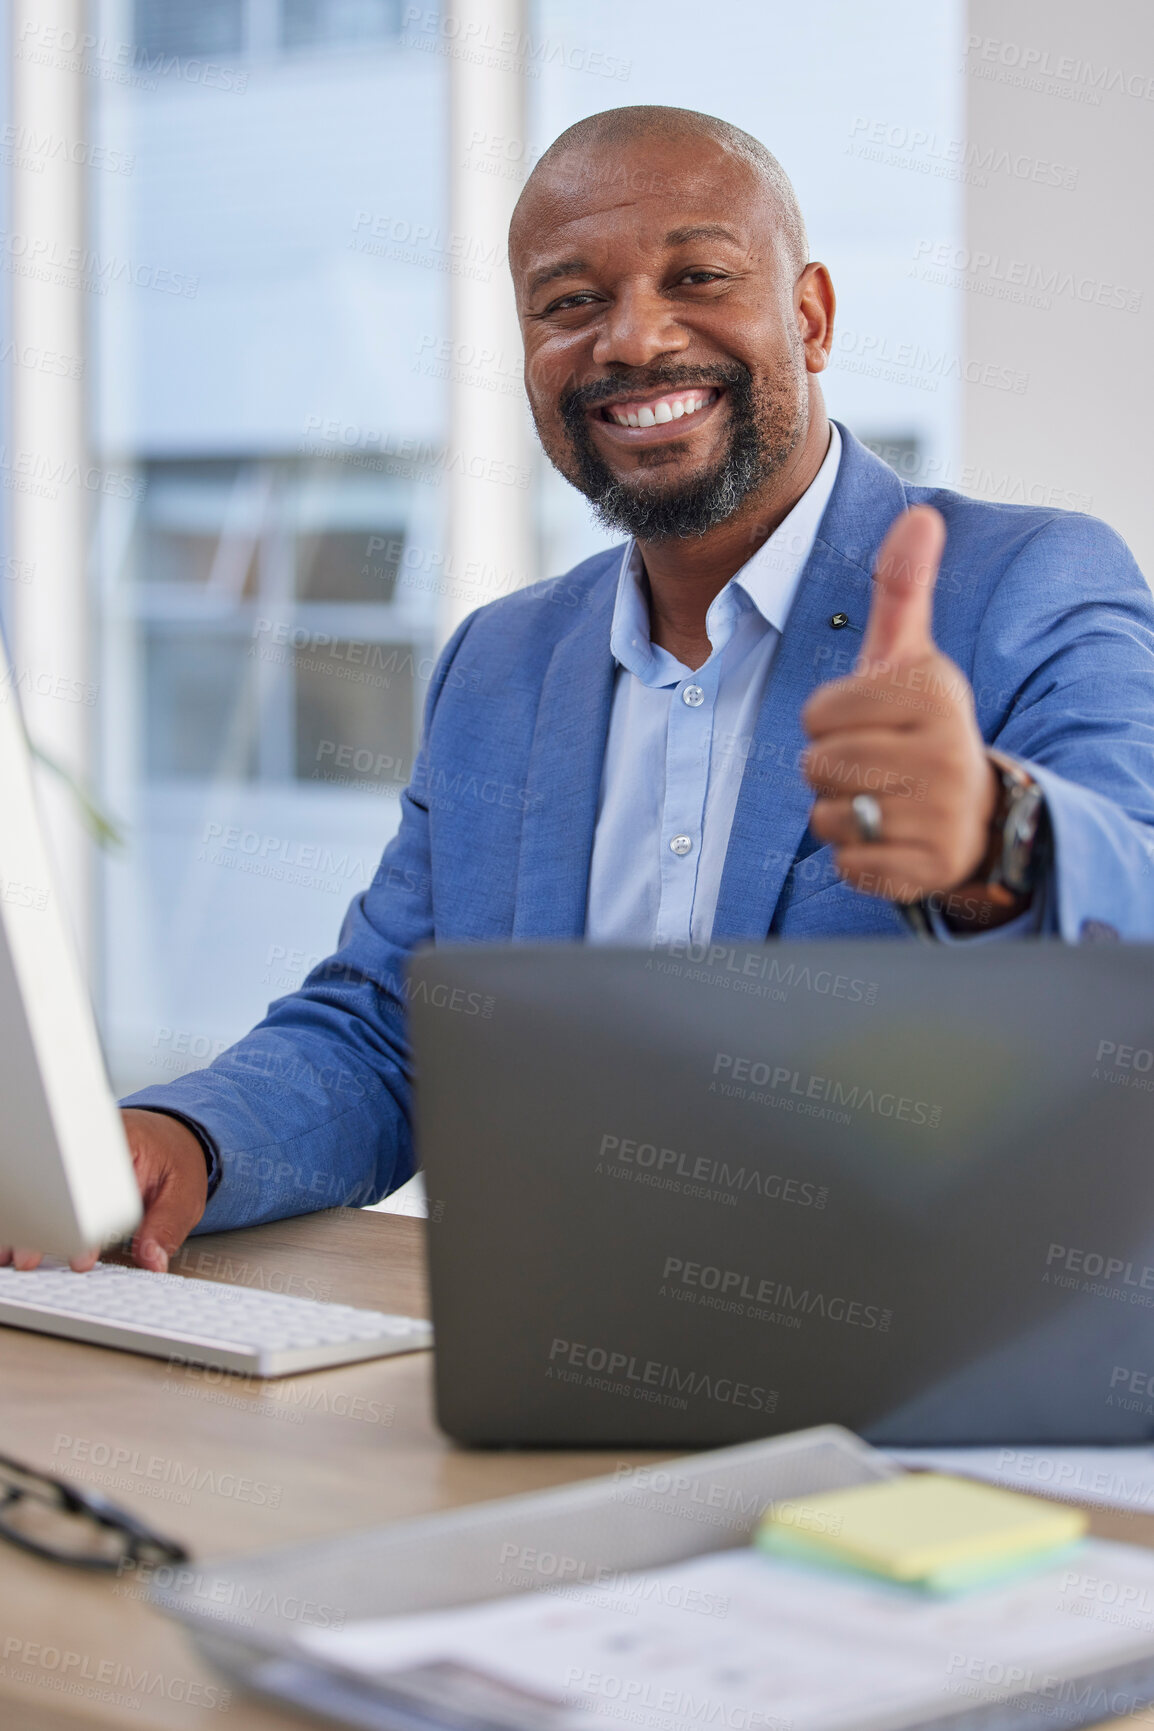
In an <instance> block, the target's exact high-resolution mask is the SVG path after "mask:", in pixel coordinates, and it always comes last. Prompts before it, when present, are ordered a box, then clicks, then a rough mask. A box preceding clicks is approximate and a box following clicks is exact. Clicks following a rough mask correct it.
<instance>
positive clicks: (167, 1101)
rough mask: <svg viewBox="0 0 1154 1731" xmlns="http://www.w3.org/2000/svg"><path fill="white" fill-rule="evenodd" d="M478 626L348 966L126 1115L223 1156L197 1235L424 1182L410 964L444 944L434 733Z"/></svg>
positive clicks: (443, 670)
mask: <svg viewBox="0 0 1154 1731" xmlns="http://www.w3.org/2000/svg"><path fill="white" fill-rule="evenodd" d="M471 623H472V621H471V619H467V620H466V621H465V622H464V624H463V625H462V626H461V627H460V628H459V629H458V631H457V632H456V633H455V635H454V636H453V638H452V639H451V641H450V642H449V644H448V645H447V647H446V649H445V651H444V653H443V654H442V656H441V658H440V661H439V662H438V664H437V668H436V670H435V672H434V675H433V679H432V682H431V685H430V689H429V695H428V699H427V701H426V705H425V719H424V737H423V739H422V744H421V748H420V751H419V752H418V755H417V759H416V762H415V764H414V767H413V777H412V780H411V782H410V784H409V786H408V787H407V788H406V789H405V791H404V793H403V794H402V795H401V823H400V828H399V829H398V831H397V833H396V835H395V836H394V837H393V840H392V841H391V842H390V843H389V844H388V846H387V847H386V849H385V851H384V854H383V856H382V859H381V863H380V865H379V867H378V869H377V871H376V874H375V875H374V877H373V881H372V883H371V884H370V885H369V887H368V889H366V890H365V891H364V892H363V893H362V894H360V895H358V896H357V897H355V899H354V900H353V902H352V904H351V905H350V907H349V909H348V912H347V913H346V915H345V919H344V923H343V925H342V927H341V932H340V939H339V948H338V949H337V950H336V952H335V954H333V955H331V956H329V957H328V958H327V959H326V960H325V961H323V962H321V963H320V965H319V966H318V967H316V968H314V969H313V971H312V973H311V974H309V976H308V978H307V979H306V980H305V981H304V983H303V984H302V985H301V986H300V987H299V988H298V989H297V990H296V991H295V992H291V993H289V995H288V996H287V997H284V998H279V999H278V1000H277V1001H276V1002H275V1003H273V1004H270V1006H269V1009H268V1013H267V1015H266V1016H265V1018H264V1020H263V1021H261V1022H259V1023H258V1024H257V1026H256V1027H255V1028H253V1029H252V1031H251V1033H248V1034H246V1035H245V1036H244V1038H243V1039H242V1040H238V1041H237V1043H236V1045H235V1046H231V1047H230V1048H229V1049H228V1051H226V1052H222V1053H221V1055H220V1057H218V1058H217V1059H215V1060H214V1062H213V1063H212V1064H210V1065H209V1066H208V1067H207V1068H206V1069H203V1070H195V1071H192V1072H190V1073H189V1074H188V1075H185V1076H181V1077H178V1078H177V1079H176V1080H175V1081H173V1082H167V1083H161V1084H157V1085H155V1086H152V1087H148V1088H144V1089H142V1090H141V1091H140V1092H139V1093H137V1094H133V1095H131V1096H130V1097H129V1098H128V1099H126V1100H124V1101H122V1104H123V1105H125V1106H141V1107H148V1108H150V1109H152V1110H156V1111H161V1112H164V1111H169V1112H173V1113H175V1114H177V1115H178V1116H181V1117H184V1118H188V1119H191V1120H192V1121H193V1123H194V1124H196V1125H197V1126H199V1127H200V1128H201V1129H202V1130H203V1131H204V1132H205V1133H206V1135H207V1136H208V1138H209V1140H210V1141H211V1143H212V1144H213V1145H214V1146H215V1148H216V1150H217V1152H218V1154H219V1158H220V1164H221V1179H220V1183H219V1185H218V1186H217V1189H216V1191H215V1193H214V1194H213V1196H212V1197H211V1198H210V1200H209V1203H208V1206H207V1208H206V1209H205V1212H204V1216H203V1218H202V1219H201V1222H200V1224H199V1225H198V1226H197V1228H196V1230H197V1232H219V1231H223V1230H226V1229H231V1228H233V1227H237V1226H254V1225H257V1224H258V1223H260V1222H261V1221H265V1220H278V1219H283V1218H284V1217H286V1216H288V1215H292V1214H307V1213H311V1212H312V1211H314V1210H316V1209H320V1208H333V1207H358V1206H363V1205H364V1204H366V1203H369V1202H375V1201H377V1200H379V1198H380V1197H381V1196H384V1195H386V1194H387V1193H388V1192H389V1191H390V1190H395V1189H396V1188H397V1186H398V1185H400V1184H403V1183H404V1182H405V1180H406V1179H408V1178H411V1177H412V1175H413V1171H414V1159H413V1144H412V1133H411V1126H410V1087H411V1066H410V1059H409V1049H408V1044H407V1038H406V1017H405V991H406V984H405V981H406V975H405V964H406V959H407V957H408V955H409V953H410V951H412V950H413V949H414V948H415V947H416V945H418V944H420V943H423V942H426V941H429V940H431V939H432V936H433V930H434V926H433V897H432V873H431V862H430V850H429V813H428V807H427V805H426V803H425V800H424V795H423V792H422V790H423V789H425V788H426V787H427V786H428V776H427V771H426V757H427V751H428V733H429V725H430V722H431V720H432V717H433V713H434V711H435V709H436V705H437V702H438V700H439V698H440V695H441V693H442V691H443V690H444V687H445V683H446V680H447V679H448V678H449V676H450V670H451V668H452V665H453V661H454V659H455V657H456V655H457V653H458V651H459V649H460V647H461V644H462V642H463V640H464V637H465V634H466V632H467V631H468V629H469V626H470V624H471Z"/></svg>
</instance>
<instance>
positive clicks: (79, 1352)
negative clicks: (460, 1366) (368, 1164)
mask: <svg viewBox="0 0 1154 1731" xmlns="http://www.w3.org/2000/svg"><path fill="white" fill-rule="evenodd" d="M424 1230H425V1228H424V1222H423V1221H419V1220H412V1219H406V1218H403V1217H401V1216H399V1215H391V1214H377V1213H371V1212H361V1211H359V1210H354V1209H341V1210H337V1211H335V1212H333V1213H330V1214H323V1215H310V1216H307V1217H305V1218H303V1219H299V1220H285V1221H279V1222H277V1223H276V1224H275V1225H272V1226H259V1227H255V1228H252V1229H250V1230H248V1231H245V1232H229V1233H220V1234H217V1235H213V1236H206V1237H203V1238H194V1239H192V1240H191V1241H190V1243H189V1244H188V1245H187V1246H186V1247H185V1249H184V1251H183V1252H182V1253H181V1255H180V1257H179V1258H178V1259H177V1260H176V1261H175V1262H174V1265H173V1266H174V1271H175V1272H177V1273H182V1274H187V1275H191V1276H194V1277H197V1278H200V1279H206V1280H220V1281H226V1282H232V1283H233V1284H234V1285H237V1286H251V1287H258V1288H265V1289H269V1290H273V1291H285V1292H289V1293H295V1294H298V1295H300V1296H301V1297H310V1298H323V1299H331V1300H333V1301H334V1302H336V1303H343V1304H360V1305H365V1306H367V1307H369V1308H372V1309H375V1310H395V1311H400V1312H403V1313H407V1314H409V1315H412V1316H427V1315H428V1301H427V1298H426V1293H425V1282H424V1266H423V1261H424V1259H423V1254H422V1241H423V1235H424ZM431 1373H432V1357H431V1355H430V1354H429V1353H427V1352H422V1353H413V1354H410V1355H406V1356H404V1357H401V1358H393V1359H377V1360H375V1361H371V1362H369V1363H367V1364H353V1365H344V1366H339V1367H338V1368H336V1369H334V1370H325V1371H314V1372H312V1373H311V1374H310V1375H307V1376H297V1377H287V1378H283V1379H281V1380H279V1381H276V1382H271V1383H254V1382H251V1381H250V1380H249V1379H247V1378H237V1377H228V1376H223V1375H218V1374H217V1373H215V1372H211V1371H208V1372H206V1371H194V1370H184V1371H182V1370H179V1369H176V1370H174V1369H173V1368H171V1367H170V1366H169V1365H168V1364H166V1363H164V1362H162V1361H161V1360H159V1359H148V1358H139V1357H136V1356H135V1355H133V1354H132V1353H127V1352H113V1351H109V1350H107V1349H103V1348H100V1347H88V1346H80V1345H76V1344H74V1343H72V1342H71V1341H64V1340H53V1339H51V1338H50V1337H48V1336H46V1335H36V1334H28V1333H22V1332H20V1331H19V1330H16V1329H8V1328H0V1453H5V1454H10V1455H14V1456H15V1457H16V1458H17V1459H19V1460H23V1461H27V1462H28V1464H29V1465H32V1466H38V1467H41V1468H44V1469H46V1470H48V1471H50V1472H57V1473H59V1472H62V1471H63V1472H65V1473H67V1474H68V1475H69V1476H74V1477H75V1478H77V1479H78V1480H80V1481H82V1482H85V1483H87V1484H90V1485H93V1486H94V1487H95V1488H97V1489H99V1490H102V1491H104V1492H105V1493H106V1494H107V1495H109V1496H111V1497H113V1498H114V1499H115V1500H116V1501H117V1502H119V1503H122V1504H123V1505H124V1506H125V1507H126V1508H128V1509H131V1510H133V1511H135V1513H137V1514H138V1515H139V1516H140V1517H141V1518H142V1519H143V1520H145V1521H147V1522H149V1524H150V1525H152V1526H154V1527H155V1528H156V1529H157V1531H159V1532H162V1533H164V1534H166V1535H168V1536H171V1537H173V1538H176V1539H179V1540H181V1542H182V1543H184V1544H185V1545H187V1546H188V1548H189V1550H190V1551H192V1553H193V1554H194V1556H196V1557H214V1558H223V1557H226V1556H230V1555H235V1554H236V1553H238V1552H243V1551H254V1550H268V1549H271V1548H272V1547H274V1546H277V1545H287V1544H293V1543H297V1542H301V1541H306V1540H309V1539H315V1538H322V1537H324V1536H326V1535H328V1534H333V1533H340V1532H350V1531H352V1530H354V1529H356V1528H360V1527H364V1526H369V1525H377V1524H379V1523H381V1522H384V1521H390V1520H396V1519H398V1518H400V1517H402V1516H405V1515H418V1514H427V1513H431V1512H432V1511H433V1510H435V1509H444V1508H451V1507H453V1506H454V1505H456V1504H459V1503H470V1502H482V1501H484V1500H485V1499H487V1498H490V1497H503V1496H511V1495H512V1494H514V1493H515V1492H517V1491H525V1490H534V1489H536V1488H538V1487H545V1486H548V1485H555V1484H562V1483H564V1482H565V1481H567V1480H570V1479H580V1478H591V1477H595V1476H596V1475H597V1474H599V1473H604V1472H608V1471H611V1470H612V1468H613V1466H614V1464H615V1462H616V1461H617V1460H618V1459H619V1458H620V1459H622V1460H624V1459H629V1460H634V1461H645V1460H656V1459H659V1458H660V1457H659V1456H657V1455H654V1454H652V1453H650V1454H636V1455H628V1456H626V1455H620V1456H619V1455H617V1454H615V1453H609V1454H606V1453H604V1452H602V1453H598V1452H595V1451H582V1452H577V1451H573V1452H561V1451H556V1452H545V1451H541V1450H533V1451H531V1452H530V1451H527V1452H525V1453H524V1454H520V1453H518V1452H516V1451H513V1450H494V1451H484V1452H481V1451H478V1452H471V1451H469V1450H466V1449H462V1448H459V1447H457V1446H456V1445H455V1444H453V1443H451V1442H450V1441H449V1440H448V1439H447V1438H446V1437H444V1436H442V1435H441V1433H440V1431H438V1430H437V1428H436V1425H435V1424H434V1422H433V1416H432V1399H431V1386H430V1385H431ZM118 1448H119V1449H121V1450H128V1451H132V1452H131V1458H129V1459H127V1460H123V1461H122V1462H121V1463H120V1464H119V1465H114V1464H113V1463H112V1460H111V1455H112V1451H113V1450H116V1449H118ZM205 1469H208V1470H209V1471H210V1472H211V1473H212V1474H213V1475H214V1479H213V1483H212V1484H211V1485H208V1484H201V1481H203V1479H204V1477H205ZM198 1485H201V1488H197V1487H198ZM14 1641H19V1642H20V1643H21V1645H20V1647H19V1648H18V1649H16V1650H14V1651H13V1650H12V1644H13V1642H14ZM37 1644H39V1646H40V1647H41V1648H48V1649H49V1651H48V1652H41V1653H39V1654H37V1653H34V1652H33V1648H34V1647H35V1646H36V1645H37ZM51 1649H59V1650H64V1649H66V1650H68V1651H69V1652H71V1653H74V1654H81V1655H83V1656H84V1658H85V1660H86V1661H87V1664H86V1667H85V1668H86V1669H87V1671H88V1673H89V1674H90V1675H91V1676H98V1675H100V1667H101V1666H102V1665H103V1666H104V1668H105V1669H104V1675H105V1676H108V1675H109V1674H110V1673H111V1674H112V1675H114V1676H123V1674H124V1672H125V1671H131V1672H133V1673H136V1675H137V1677H139V1675H140V1673H146V1687H147V1689H148V1692H147V1693H145V1694H144V1695H140V1694H139V1692H133V1691H132V1690H131V1689H126V1688H124V1687H123V1686H121V1687H120V1688H119V1689H118V1687H117V1685H116V1683H109V1684H106V1685H103V1686H102V1685H100V1684H99V1683H94V1684H93V1685H91V1688H92V1693H91V1694H90V1695H84V1694H69V1693H66V1691H65V1686H64V1683H63V1679H62V1677H61V1673H60V1663H61V1662H60V1660H59V1659H55V1660H54V1658H53V1655H52V1652H51ZM6 1653H8V1655H9V1656H8V1657H5V1654H6ZM118 1668H119V1669H118ZM75 1674H76V1667H75V1666H74V1667H73V1668H72V1670H71V1672H70V1676H72V1677H74V1676H75ZM77 1688H78V1689H81V1690H83V1689H86V1688H88V1685H86V1684H84V1683H80V1684H78V1685H77ZM208 1690H213V1691H216V1693H217V1694H219V1693H220V1691H221V1684H220V1679H219V1678H218V1677H217V1676H216V1675H215V1673H213V1672H212V1671H210V1670H209V1669H208V1668H207V1667H206V1666H205V1665H204V1664H203V1663H202V1662H201V1661H200V1660H199V1658H198V1657H197V1655H196V1653H195V1652H194V1649H193V1647H192V1644H191V1642H190V1641H189V1640H188V1638H187V1637H186V1636H185V1634H184V1632H183V1630H182V1629H181V1628H180V1627H179V1625H178V1624H176V1623H174V1622H172V1621H170V1620H169V1619H168V1618H167V1617H163V1616H161V1615H160V1614H159V1613H158V1612H156V1611H154V1610H153V1609H152V1608H151V1607H150V1606H149V1605H148V1604H147V1603H146V1602H145V1601H144V1598H143V1595H142V1594H141V1593H140V1590H139V1589H138V1588H136V1587H134V1584H133V1580H132V1577H131V1576H125V1577H123V1578H122V1579H121V1580H119V1581H118V1580H115V1579H108V1578H102V1577H99V1576H86V1575H84V1574H82V1573H81V1572H80V1571H79V1570H71V1569H67V1568H64V1567H62V1566H60V1565H59V1564H51V1563H43V1562H40V1561H38V1560H37V1559H36V1558H34V1557H30V1556H26V1555H25V1554H24V1553H22V1552H20V1551H18V1550H16V1549H15V1548H14V1547H12V1546H10V1545H6V1544H5V1543H4V1542H3V1541H2V1540H0V1725H2V1726H3V1727H4V1731H56V1728H57V1727H59V1728H60V1731H65V1728H74V1727H78V1726H82V1725H83V1726H92V1725H110V1726H116V1727H118V1731H120V1728H123V1727H124V1726H126V1725H128V1726H133V1727H136V1726H139V1727H141V1731H151V1728H153V1727H156V1728H160V1727H164V1728H165V1731H168V1728H179V1731H191V1728H193V1727H196V1728H197V1731H208V1727H218V1728H219V1727H221V1726H226V1727H227V1726H229V1725H232V1726H243V1731H290V1727H291V1728H292V1731H301V1721H300V1719H299V1718H296V1717H293V1716H291V1715H289V1714H287V1713H286V1714H281V1713H279V1712H273V1711H269V1710H267V1709H265V1708H263V1707H261V1706H259V1705H257V1704H256V1703H254V1702H253V1701H252V1700H251V1699H245V1700H244V1701H243V1703H241V1702H240V1701H239V1700H238V1699H237V1698H234V1700H233V1703H232V1706H231V1708H230V1710H229V1711H228V1712H222V1711H220V1709H219V1708H215V1709H214V1708H212V1707H210V1706H208V1705H205V1704H204V1702H205V1693H206V1691H208ZM117 1693H121V1694H122V1695H128V1696H130V1697H131V1699H132V1701H133V1702H135V1701H138V1700H139V1702H140V1705H139V1706H129V1705H127V1704H126V1702H125V1701H124V1700H121V1701H117V1700H115V1699H101V1698H100V1697H101V1695H104V1696H107V1697H114V1696H115V1695H117ZM190 1697H191V1699H190ZM212 1698H213V1697H212V1696H211V1695H210V1696H209V1697H208V1699H209V1700H211V1699H212ZM197 1703H200V1704H197Z"/></svg>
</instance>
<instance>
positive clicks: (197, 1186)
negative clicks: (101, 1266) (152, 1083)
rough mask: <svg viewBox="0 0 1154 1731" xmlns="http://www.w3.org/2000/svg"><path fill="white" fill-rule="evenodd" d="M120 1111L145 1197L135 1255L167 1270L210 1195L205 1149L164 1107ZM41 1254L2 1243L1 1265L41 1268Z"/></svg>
mask: <svg viewBox="0 0 1154 1731" xmlns="http://www.w3.org/2000/svg"><path fill="white" fill-rule="evenodd" d="M121 1117H122V1118H123V1119H124V1132H125V1135H126V1136H127V1138H128V1148H129V1152H130V1153H131V1155H132V1164H133V1167H134V1168H135V1171H136V1182H137V1184H138V1185H139V1186H140V1195H141V1200H142V1202H143V1203H144V1218H143V1220H142V1221H141V1223H140V1225H139V1226H138V1227H137V1229H136V1234H135V1236H134V1238H133V1240H132V1256H133V1260H134V1261H135V1262H137V1263H138V1264H139V1265H140V1267H141V1268H150V1269H151V1270H152V1271H153V1272H154V1273H156V1274H163V1273H164V1272H165V1270H166V1269H167V1267H168V1259H169V1257H170V1256H171V1255H172V1254H173V1252H174V1251H176V1250H178V1249H179V1248H180V1246H181V1245H182V1244H183V1243H184V1241H185V1239H186V1238H187V1237H188V1235H189V1233H190V1232H191V1231H192V1229H193V1227H194V1226H195V1225H196V1223H197V1221H198V1220H199V1219H200V1217H201V1215H202V1214H203V1213H204V1205H205V1202H206V1200H207V1196H208V1168H207V1166H206V1164H205V1159H204V1149H203V1148H202V1147H201V1145H200V1142H199V1141H198V1140H197V1138H196V1137H195V1136H194V1135H193V1133H192V1131H191V1130H189V1129H186V1127H185V1126H184V1125H183V1124H182V1123H181V1122H180V1120H179V1119H178V1118H170V1117H168V1116H167V1114H166V1113H164V1112H141V1111H137V1110H135V1109H133V1108H129V1109H128V1110H127V1111H125V1112H122V1113H121ZM98 1256H99V1252H98V1251H96V1250H93V1251H92V1252H91V1253H90V1254H89V1255H87V1256H74V1257H73V1258H72V1259H71V1264H72V1267H73V1268H74V1269H75V1270H76V1271H77V1273H78V1274H83V1273H85V1272H86V1271H87V1270H88V1269H89V1268H91V1267H92V1266H93V1264H94V1263H95V1262H96V1260H97V1257H98ZM40 1258H41V1252H40V1251H39V1250H20V1249H16V1250H11V1249H0V1265H7V1264H8V1263H11V1264H12V1266H13V1267H14V1268H36V1267H37V1266H38V1265H39V1263H40Z"/></svg>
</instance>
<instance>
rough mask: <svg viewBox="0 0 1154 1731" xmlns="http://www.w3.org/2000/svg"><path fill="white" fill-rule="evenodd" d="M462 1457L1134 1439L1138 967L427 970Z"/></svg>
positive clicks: (764, 965) (440, 1334)
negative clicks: (482, 1447) (828, 1442)
mask: <svg viewBox="0 0 1154 1731" xmlns="http://www.w3.org/2000/svg"><path fill="white" fill-rule="evenodd" d="M409 1001H410V1009H411V1017H412V1037H413V1045H414V1055H415V1062H416V1073H417V1089H416V1129H417V1138H418V1148H419V1152H420V1155H421V1158H422V1161H423V1164H424V1166H425V1171H426V1184H427V1189H428V1196H429V1213H430V1230H429V1244H430V1272H431V1278H432V1296H433V1316H434V1322H435V1326H436V1330H437V1384H438V1413H439V1417H440V1422H441V1423H442V1425H443V1426H444V1428H445V1429H446V1430H447V1431H449V1432H450V1434H452V1435H454V1436H456V1437H460V1438H462V1439H463V1440H467V1441H469V1442H474V1443H476V1442H489V1443H521V1444H524V1443H548V1444H554V1445H557V1444H562V1445H564V1444H569V1445H573V1446H582V1445H586V1444H606V1445H610V1444H618V1445H621V1446H623V1447H624V1446H630V1447H645V1446H652V1447H662V1448H664V1447H675V1446H682V1445H716V1444H721V1443H728V1442H735V1441H738V1440H743V1439H746V1438H750V1437H755V1436H763V1435H768V1434H771V1433H774V1432H777V1431H787V1430H794V1429H799V1428H802V1427H805V1426H808V1425H813V1424H822V1423H827V1422H834V1423H839V1424H844V1425H846V1426H848V1427H849V1428H851V1429H853V1430H855V1431H858V1432H859V1433H861V1434H863V1435H865V1436H867V1437H870V1438H871V1439H873V1440H876V1441H885V1442H892V1443H898V1442H902V1443H950V1442H957V1443H962V1442H973V1443H978V1442H1009V1441H1034V1442H1037V1441H1051V1442H1059V1441H1060V1442H1071V1443H1072V1442H1102V1441H1134V1440H1137V1439H1143V1438H1146V1437H1148V1436H1150V1435H1154V1392H1148V1393H1147V1394H1141V1393H1137V1394H1136V1393H1135V1392H1134V1390H1135V1389H1140V1388H1143V1387H1146V1386H1147V1385H1146V1384H1143V1383H1142V1378H1143V1377H1146V1379H1147V1383H1148V1385H1149V1391H1154V969H1152V958H1151V953H1150V950H1149V948H1148V947H1145V946H1137V945H1134V946H1129V945H1125V946H1087V947H1082V948H1072V947H1067V946H1063V945H1060V944H1056V943H1055V944H1050V943H1045V942H1042V943H1031V944H1024V943H1007V944H1005V945H988V946H981V947H975V948H965V947H963V946H958V947H957V948H956V949H955V948H949V949H945V948H942V947H939V946H930V945H919V944H914V943H909V944H903V943H892V942H888V943H887V942H860V941H858V942H842V943H808V944H787V943H776V944H773V945H769V946H764V947H760V946H742V945H717V946H713V947H711V948H710V949H709V950H708V951H704V950H702V951H696V950H695V951H691V952H690V953H688V954H687V953H686V951H685V949H684V947H682V948H680V949H675V950H674V952H672V953H670V952H657V953H650V952H648V951H625V950H609V949H597V948H591V947H584V946H567V945H551V946H548V947H545V948H531V947H508V946H502V947H499V948H489V947H480V946H478V947H470V948H464V949H436V950H429V951H425V952H424V953H422V954H421V955H419V956H418V957H417V958H416V959H415V960H414V963H413V966H412V974H411V979H410V986H409Z"/></svg>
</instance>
